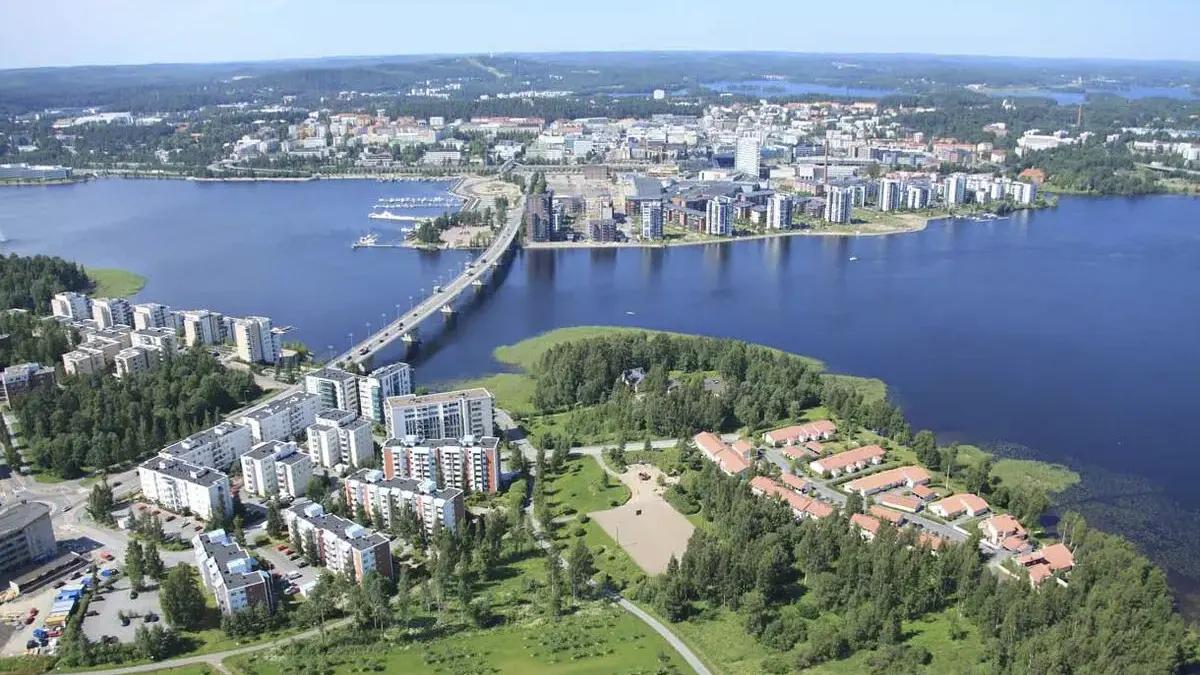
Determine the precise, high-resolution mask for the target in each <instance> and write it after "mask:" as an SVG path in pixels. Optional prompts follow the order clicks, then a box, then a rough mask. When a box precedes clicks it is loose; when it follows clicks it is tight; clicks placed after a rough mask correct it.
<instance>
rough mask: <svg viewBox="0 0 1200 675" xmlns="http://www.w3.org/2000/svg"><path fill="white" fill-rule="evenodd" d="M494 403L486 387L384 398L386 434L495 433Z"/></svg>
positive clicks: (446, 435)
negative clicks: (385, 404)
mask: <svg viewBox="0 0 1200 675" xmlns="http://www.w3.org/2000/svg"><path fill="white" fill-rule="evenodd" d="M494 406H495V402H494V399H493V397H492V394H491V392H489V391H488V390H486V389H465V390H461V391H448V392H442V393H438V394H427V395H424V396H416V395H408V396H393V397H391V398H389V399H387V407H386V422H387V428H388V435H389V437H390V438H404V437H406V436H416V437H419V438H462V437H463V436H466V435H468V434H470V435H472V436H476V437H479V438H482V437H484V436H494V435H495V434H494V433H493V421H492V409H493V408H494Z"/></svg>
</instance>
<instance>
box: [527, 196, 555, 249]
mask: <svg viewBox="0 0 1200 675" xmlns="http://www.w3.org/2000/svg"><path fill="white" fill-rule="evenodd" d="M553 217H554V193H553V192H550V191H546V192H543V193H541V194H536V195H525V215H524V219H525V223H524V225H525V241H550V240H551V239H553V238H554V223H553V222H552V219H553Z"/></svg>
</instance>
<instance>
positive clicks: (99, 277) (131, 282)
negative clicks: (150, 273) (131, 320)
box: [86, 267, 146, 298]
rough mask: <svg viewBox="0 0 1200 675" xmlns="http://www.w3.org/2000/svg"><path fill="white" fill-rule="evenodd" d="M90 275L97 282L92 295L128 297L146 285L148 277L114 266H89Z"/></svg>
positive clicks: (88, 273) (88, 272)
mask: <svg viewBox="0 0 1200 675" xmlns="http://www.w3.org/2000/svg"><path fill="white" fill-rule="evenodd" d="M86 271H87V275H88V277H89V278H90V279H91V280H92V281H93V282H94V283H95V284H96V288H95V289H94V290H93V291H92V295H94V296H96V297H100V298H127V297H129V296H131V295H135V294H137V292H138V291H140V290H142V288H143V287H145V285H146V277H143V276H141V275H139V274H134V273H133V272H130V271H128V270H122V269H116V268H113V267H89V268H87V270H86Z"/></svg>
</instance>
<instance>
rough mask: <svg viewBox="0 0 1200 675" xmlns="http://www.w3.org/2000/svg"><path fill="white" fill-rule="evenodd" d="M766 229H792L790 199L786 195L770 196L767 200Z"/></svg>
mask: <svg viewBox="0 0 1200 675" xmlns="http://www.w3.org/2000/svg"><path fill="white" fill-rule="evenodd" d="M767 227H768V228H770V229H772V230H790V229H792V198H791V197H789V196H787V195H780V194H775V195H771V197H770V199H768V200H767Z"/></svg>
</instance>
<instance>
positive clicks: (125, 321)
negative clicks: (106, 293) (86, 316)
mask: <svg viewBox="0 0 1200 675" xmlns="http://www.w3.org/2000/svg"><path fill="white" fill-rule="evenodd" d="M92 320H93V321H95V322H96V327H97V328H100V329H104V328H112V327H113V326H133V307H131V306H130V304H129V301H128V300H126V299H125V298H96V299H95V300H92Z"/></svg>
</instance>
